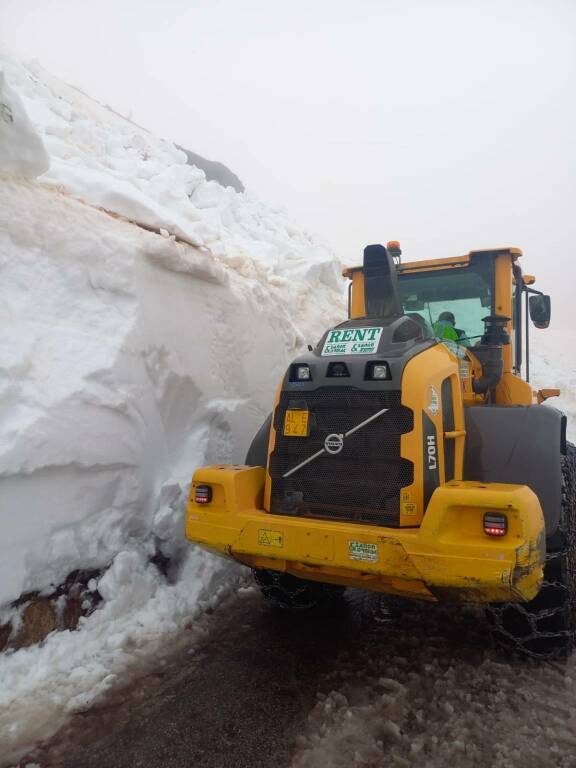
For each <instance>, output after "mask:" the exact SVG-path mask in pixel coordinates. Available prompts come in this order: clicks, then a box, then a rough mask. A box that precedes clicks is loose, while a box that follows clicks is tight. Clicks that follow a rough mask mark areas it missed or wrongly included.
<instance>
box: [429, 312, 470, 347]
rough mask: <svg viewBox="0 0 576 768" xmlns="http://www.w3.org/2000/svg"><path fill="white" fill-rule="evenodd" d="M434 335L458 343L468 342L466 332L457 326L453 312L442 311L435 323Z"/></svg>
mask: <svg viewBox="0 0 576 768" xmlns="http://www.w3.org/2000/svg"><path fill="white" fill-rule="evenodd" d="M434 335H435V336H436V338H437V339H449V340H450V341H455V342H456V343H457V344H466V333H465V331H463V330H461V329H460V328H456V318H455V317H454V313H453V312H441V313H440V314H439V315H438V320H436V322H435V323H434Z"/></svg>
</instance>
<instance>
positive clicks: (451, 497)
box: [186, 466, 545, 602]
mask: <svg viewBox="0 0 576 768" xmlns="http://www.w3.org/2000/svg"><path fill="white" fill-rule="evenodd" d="M198 484H202V485H204V484H206V485H210V486H211V487H212V491H213V499H212V502H211V503H210V504H208V505H199V504H197V503H196V502H195V501H194V488H195V486H196V485H198ZM263 486H264V470H262V469H260V468H257V467H244V466H234V467H229V466H211V467H203V468H202V469H199V470H198V471H197V472H196V474H195V475H194V480H193V483H192V489H191V493H190V500H189V503H188V509H187V513H186V535H187V537H188V538H189V539H190V540H191V541H194V542H197V543H198V544H200V545H201V546H203V547H205V548H207V549H209V550H211V551H213V552H216V553H218V554H220V555H223V556H225V557H229V558H232V559H235V560H237V561H239V562H241V563H244V564H246V565H249V566H251V567H254V568H269V569H272V570H277V571H286V572H289V573H292V574H294V575H295V576H299V577H301V578H305V579H311V580H316V581H323V582H328V583H335V584H343V585H346V586H354V587H362V588H365V589H372V590H376V591H381V592H387V593H390V594H397V595H404V596H409V597H417V598H423V599H428V600H455V601H459V602H509V601H511V602H522V601H527V600H530V599H532V598H533V597H534V596H535V595H536V594H537V593H538V590H539V589H540V584H541V581H542V569H543V562H544V556H545V534H544V519H543V515H542V510H541V507H540V503H539V501H538V499H537V497H536V495H535V494H534V493H533V492H532V491H531V490H530V489H529V488H528V487H527V486H523V485H508V484H500V483H491V484H481V483H474V482H456V481H454V482H451V483H448V484H447V485H444V486H442V487H440V488H437V489H436V491H435V492H434V494H433V496H432V498H431V500H430V503H429V505H428V508H427V511H426V514H425V516H424V519H423V522H422V525H421V526H420V527H419V528H412V529H406V528H405V529H399V528H381V527H379V526H373V525H364V524H362V525H360V524H356V523H344V522H340V521H338V522H332V521H328V520H313V519H306V518H297V517H285V516H278V515H271V514H269V513H268V512H266V511H265V510H263V509H262V492H263ZM487 510H492V511H501V512H504V513H505V514H506V515H507V517H508V533H507V535H506V536H504V537H502V538H495V539H492V538H490V537H488V536H486V534H485V533H484V531H483V515H484V513H485V512H486V511H487Z"/></svg>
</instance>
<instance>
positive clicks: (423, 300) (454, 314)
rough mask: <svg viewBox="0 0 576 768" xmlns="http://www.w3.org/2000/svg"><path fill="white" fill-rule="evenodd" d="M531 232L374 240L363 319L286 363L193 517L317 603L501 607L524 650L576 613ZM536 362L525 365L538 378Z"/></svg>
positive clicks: (358, 303) (238, 556)
mask: <svg viewBox="0 0 576 768" xmlns="http://www.w3.org/2000/svg"><path fill="white" fill-rule="evenodd" d="M521 255H522V254H521V251H520V250H519V249H516V248H501V249H495V250H485V251H472V252H470V253H469V254H467V255H465V256H458V257H455V258H443V259H435V260H429V261H417V262H410V263H406V262H403V261H402V259H401V250H400V247H399V244H398V243H396V242H390V243H388V245H387V247H384V246H382V245H370V246H368V247H366V248H365V250H364V259H363V264H362V265H361V266H356V267H352V268H350V269H346V270H345V271H344V276H345V277H346V278H348V280H349V291H348V319H347V320H345V321H344V322H342V323H340V324H339V325H338V326H336V327H334V328H329V329H328V330H327V331H326V333H325V334H324V335H323V336H322V338H321V339H320V341H319V343H318V345H317V346H316V347H314V348H313V347H311V346H310V347H309V348H308V350H309V351H308V352H307V353H305V354H303V355H301V356H300V357H298V358H297V359H296V360H294V362H293V363H292V364H291V365H290V366H289V367H288V370H287V371H286V374H285V376H284V378H283V379H282V381H281V382H280V385H279V387H278V391H277V393H276V399H275V402H274V408H273V412H272V414H271V415H270V417H269V418H268V419H267V420H266V421H265V423H264V424H263V426H262V427H261V429H260V431H259V432H258V434H257V435H256V437H255V438H254V440H253V442H252V445H251V447H250V450H249V452H248V455H247V458H246V464H245V465H234V466H224V465H216V466H207V467H203V468H201V469H198V470H197V471H196V473H195V475H194V478H193V482H192V485H191V491H190V498H189V504H188V508H187V513H186V533H187V536H188V538H189V539H190V540H191V541H194V542H197V543H198V544H200V545H202V546H203V547H205V548H207V549H209V550H211V551H213V552H216V553H218V554H220V555H222V556H224V557H228V558H232V559H234V560H237V561H238V562H240V563H244V564H245V565H247V566H250V567H251V568H252V569H253V570H254V573H255V575H256V580H257V582H258V583H259V584H260V586H261V588H262V592H263V594H264V595H265V596H266V597H267V598H269V599H271V600H272V601H273V602H275V603H277V604H280V605H282V606H285V607H295V608H306V607H311V606H313V605H317V604H318V603H321V602H324V601H326V600H329V599H332V598H333V597H334V596H337V595H339V594H341V593H342V591H343V590H344V588H346V587H348V586H351V587H357V588H363V589H368V590H375V591H379V592H383V593H388V594H391V595H399V596H404V597H410V598H416V599H419V600H429V601H456V602H475V603H485V604H486V606H487V607H488V609H489V616H490V617H491V621H492V624H493V626H494V629H495V632H496V634H497V636H498V637H499V638H501V639H502V640H504V641H506V642H509V643H512V644H513V645H514V646H515V647H517V648H518V649H519V650H520V651H522V652H523V653H525V654H528V655H533V656H541V657H550V656H566V655H567V654H568V652H569V651H570V650H571V648H572V645H573V642H574V635H575V627H576V519H575V518H576V451H575V449H574V446H572V445H570V444H568V443H567V442H566V418H565V416H564V415H563V414H562V413H560V412H559V411H558V410H556V409H555V408H553V407H550V406H549V405H548V404H546V405H544V404H543V402H544V400H546V399H547V398H548V397H551V396H553V395H558V394H559V392H558V390H552V389H550V390H539V391H537V392H534V391H533V389H532V387H531V385H530V384H529V375H528V374H529V370H528V364H529V333H528V329H529V320H530V319H531V320H532V322H533V323H534V324H535V325H536V326H537V327H538V328H546V327H547V326H548V324H549V320H550V298H549V297H548V296H546V295H544V294H542V293H540V292H539V291H536V290H535V289H534V288H533V287H532V285H533V283H534V278H533V277H532V276H529V275H523V273H522V270H521V268H520V265H519V258H520V257H521ZM522 369H524V378H523V377H522Z"/></svg>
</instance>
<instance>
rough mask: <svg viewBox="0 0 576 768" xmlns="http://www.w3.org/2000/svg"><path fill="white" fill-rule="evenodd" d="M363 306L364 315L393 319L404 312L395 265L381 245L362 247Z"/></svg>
mask: <svg viewBox="0 0 576 768" xmlns="http://www.w3.org/2000/svg"><path fill="white" fill-rule="evenodd" d="M364 307H365V310H366V317H378V318H384V319H390V320H395V319H397V318H398V317H402V315H403V314H404V312H403V310H402V304H401V303H400V296H399V294H398V285H397V283H396V266H395V264H394V261H393V259H392V256H391V255H390V253H389V252H388V251H387V250H386V248H384V246H383V245H367V246H366V248H364Z"/></svg>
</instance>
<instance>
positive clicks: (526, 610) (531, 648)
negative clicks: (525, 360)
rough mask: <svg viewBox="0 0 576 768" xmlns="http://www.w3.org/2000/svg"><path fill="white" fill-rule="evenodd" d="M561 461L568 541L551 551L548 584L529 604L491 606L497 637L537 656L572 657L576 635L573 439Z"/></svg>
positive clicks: (562, 515)
mask: <svg viewBox="0 0 576 768" xmlns="http://www.w3.org/2000/svg"><path fill="white" fill-rule="evenodd" d="M561 462H562V509H561V512H560V522H559V527H560V534H561V542H562V544H561V547H560V549H559V550H557V551H555V552H551V553H549V554H547V555H546V563H545V565H544V581H543V583H542V589H541V590H540V592H539V593H538V595H537V596H536V597H535V598H534V599H533V600H530V602H528V603H504V604H501V605H491V606H490V607H489V608H488V618H489V620H490V621H491V623H492V625H493V632H494V635H495V638H496V640H497V641H498V642H500V643H502V644H504V645H506V646H507V647H510V646H512V647H514V648H516V649H517V650H518V651H520V653H522V654H523V655H524V656H531V657H533V658H537V659H554V658H565V657H567V656H568V654H569V653H570V652H571V650H572V649H573V647H574V640H575V634H576V447H575V446H573V445H572V444H571V443H568V446H567V452H566V456H562V457H561Z"/></svg>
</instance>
